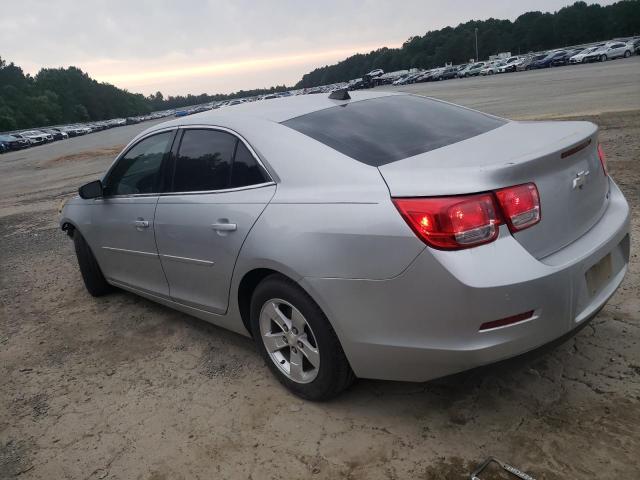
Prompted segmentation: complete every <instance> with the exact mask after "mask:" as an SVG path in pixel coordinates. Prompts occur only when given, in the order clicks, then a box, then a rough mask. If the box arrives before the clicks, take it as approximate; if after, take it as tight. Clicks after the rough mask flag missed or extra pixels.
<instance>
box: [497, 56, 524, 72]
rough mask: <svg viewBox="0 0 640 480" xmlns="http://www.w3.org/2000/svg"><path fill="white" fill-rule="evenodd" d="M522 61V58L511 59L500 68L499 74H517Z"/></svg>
mask: <svg viewBox="0 0 640 480" xmlns="http://www.w3.org/2000/svg"><path fill="white" fill-rule="evenodd" d="M521 61H522V58H520V57H511V58H509V59H507V60H505V61H504V62H503V64H502V65H500V67H498V73H509V72H515V71H516V67H517V66H518V64H519V63H520V62H521Z"/></svg>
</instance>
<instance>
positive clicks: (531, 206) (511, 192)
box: [495, 183, 540, 232]
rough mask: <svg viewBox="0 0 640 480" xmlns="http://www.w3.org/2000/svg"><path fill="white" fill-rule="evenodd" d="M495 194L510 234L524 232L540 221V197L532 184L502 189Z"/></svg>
mask: <svg viewBox="0 0 640 480" xmlns="http://www.w3.org/2000/svg"><path fill="white" fill-rule="evenodd" d="M495 193H496V197H497V198H498V203H500V207H502V213H503V214H504V219H505V221H506V223H507V225H508V226H509V230H511V232H517V231H520V230H524V229H525V228H529V227H531V226H532V225H535V224H536V223H538V222H539V221H540V196H539V195H538V189H537V188H536V186H535V185H534V184H533V183H526V184H524V185H517V186H515V187H508V188H502V189H500V190H496V192H495Z"/></svg>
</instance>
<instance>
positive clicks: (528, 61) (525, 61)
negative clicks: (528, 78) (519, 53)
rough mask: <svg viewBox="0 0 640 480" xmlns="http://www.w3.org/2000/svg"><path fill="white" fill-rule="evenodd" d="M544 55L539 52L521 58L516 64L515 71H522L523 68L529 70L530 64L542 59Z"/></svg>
mask: <svg viewBox="0 0 640 480" xmlns="http://www.w3.org/2000/svg"><path fill="white" fill-rule="evenodd" d="M546 56H547V55H546V54H545V53H541V54H538V55H529V56H527V57H525V58H523V59H522V61H521V62H520V63H519V64H518V65H516V71H517V72H523V71H525V70H531V69H532V68H533V67H532V65H533V64H534V63H535V62H537V61H538V60H542V59H543V58H544V57H546Z"/></svg>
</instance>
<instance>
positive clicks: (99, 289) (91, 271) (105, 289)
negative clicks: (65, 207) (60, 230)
mask: <svg viewBox="0 0 640 480" xmlns="http://www.w3.org/2000/svg"><path fill="white" fill-rule="evenodd" d="M73 244H74V246H75V250H76V257H77V258H78V266H79V267H80V273H81V274H82V280H84V286H85V287H86V288H87V291H88V292H89V293H90V294H91V295H93V296H94V297H101V296H102V295H106V294H107V293H109V292H111V291H112V290H113V287H112V286H111V285H109V284H108V283H107V281H106V280H105V278H104V275H102V270H100V265H98V262H97V261H96V257H94V256H93V252H92V251H91V248H90V247H89V244H88V243H87V241H86V240H85V239H84V237H83V236H82V235H81V234H80V232H78V230H75V231H74V232H73Z"/></svg>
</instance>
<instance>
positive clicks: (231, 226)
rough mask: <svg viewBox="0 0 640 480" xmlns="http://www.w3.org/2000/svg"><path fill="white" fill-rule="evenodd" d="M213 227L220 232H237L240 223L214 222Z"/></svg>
mask: <svg viewBox="0 0 640 480" xmlns="http://www.w3.org/2000/svg"><path fill="white" fill-rule="evenodd" d="M211 228H213V229H214V230H216V231H218V232H235V231H236V230H237V229H238V225H236V224H235V223H214V224H213V225H211Z"/></svg>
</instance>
